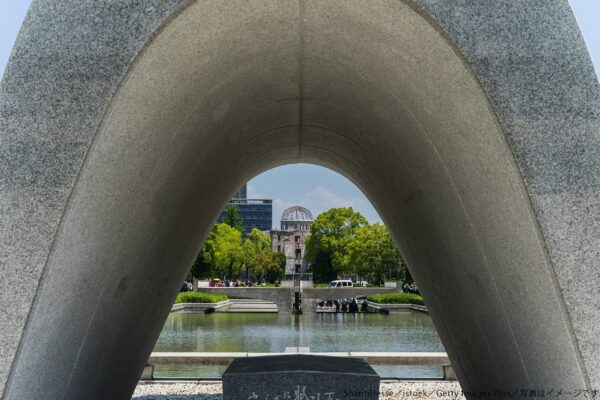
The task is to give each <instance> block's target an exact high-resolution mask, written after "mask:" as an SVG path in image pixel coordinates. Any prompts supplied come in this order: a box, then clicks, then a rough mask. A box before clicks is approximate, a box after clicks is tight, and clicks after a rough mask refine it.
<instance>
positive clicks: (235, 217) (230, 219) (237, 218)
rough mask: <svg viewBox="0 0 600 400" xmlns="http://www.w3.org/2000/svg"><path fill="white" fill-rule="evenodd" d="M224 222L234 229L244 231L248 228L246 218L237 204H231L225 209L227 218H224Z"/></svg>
mask: <svg viewBox="0 0 600 400" xmlns="http://www.w3.org/2000/svg"><path fill="white" fill-rule="evenodd" d="M223 223H224V224H227V225H229V226H230V227H232V228H234V229H237V230H238V231H240V232H241V233H244V231H245V230H246V228H245V226H244V219H243V218H242V216H241V215H240V212H239V210H238V208H237V206H236V205H235V204H230V205H228V206H227V208H226V209H225V218H224V219H223Z"/></svg>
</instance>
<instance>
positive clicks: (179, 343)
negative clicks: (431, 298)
mask: <svg viewBox="0 0 600 400" xmlns="http://www.w3.org/2000/svg"><path fill="white" fill-rule="evenodd" d="M292 346H301V347H310V350H311V351H315V352H326V351H415V352H426V351H444V347H443V346H442V344H441V342H440V339H439V337H438V335H437V332H436V330H435V328H434V326H433V322H432V321H431V318H430V317H429V316H428V315H427V314H422V313H408V312H407V313H398V314H390V315H382V314H374V313H373V314H315V313H307V314H304V315H300V316H295V315H291V314H258V313H213V314H199V313H198V314H196V313H173V314H171V315H169V317H168V319H167V321H166V323H165V326H164V328H163V331H162V332H161V334H160V338H159V339H158V342H157V343H156V346H155V348H154V351H202V352H206V351H209V352H210V351H213V352H228V351H241V352H258V353H263V352H264V353H266V352H283V351H285V348H286V347H292ZM373 367H374V368H375V370H376V371H377V372H378V373H379V374H380V375H382V376H384V377H402V378H439V377H441V376H442V371H441V368H439V367H435V366H423V367H420V366H373ZM224 370H225V367H219V366H183V365H159V366H157V368H156V370H155V375H156V376H157V377H218V376H220V374H222V373H223V371H224Z"/></svg>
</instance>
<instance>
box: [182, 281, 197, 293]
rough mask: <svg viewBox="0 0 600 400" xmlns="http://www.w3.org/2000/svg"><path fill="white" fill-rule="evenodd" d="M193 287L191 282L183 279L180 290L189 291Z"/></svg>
mask: <svg viewBox="0 0 600 400" xmlns="http://www.w3.org/2000/svg"><path fill="white" fill-rule="evenodd" d="M193 289H194V285H193V284H192V282H188V281H183V285H181V289H179V291H180V292H191V291H192V290H193Z"/></svg>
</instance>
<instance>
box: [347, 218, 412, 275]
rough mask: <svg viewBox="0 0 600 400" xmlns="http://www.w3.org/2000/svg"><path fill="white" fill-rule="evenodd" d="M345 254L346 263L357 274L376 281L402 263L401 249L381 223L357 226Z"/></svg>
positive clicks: (395, 270)
mask: <svg viewBox="0 0 600 400" xmlns="http://www.w3.org/2000/svg"><path fill="white" fill-rule="evenodd" d="M345 256H346V264H347V265H349V266H350V267H351V268H352V271H353V272H354V273H355V274H357V275H359V276H362V277H367V278H371V279H372V280H375V281H377V280H380V279H385V277H386V276H389V275H391V274H392V272H394V273H395V272H397V271H398V269H399V268H400V266H401V265H402V257H401V256H400V251H399V250H398V248H397V247H396V245H395V244H394V240H393V239H392V236H391V235H390V233H389V231H388V230H387V228H386V227H385V226H384V225H381V224H372V225H365V226H361V227H359V228H357V229H356V232H355V235H354V236H353V237H352V238H351V239H350V240H349V241H348V243H347V246H346V255H345Z"/></svg>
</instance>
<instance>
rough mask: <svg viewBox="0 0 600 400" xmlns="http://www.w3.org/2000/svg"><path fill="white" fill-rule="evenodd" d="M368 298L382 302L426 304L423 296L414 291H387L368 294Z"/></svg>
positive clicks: (375, 301) (374, 301)
mask: <svg viewBox="0 0 600 400" xmlns="http://www.w3.org/2000/svg"><path fill="white" fill-rule="evenodd" d="M367 300H369V301H372V302H373V303H380V304H418V305H420V306H424V305H425V302H423V298H422V297H421V296H419V295H418V294H414V293H386V294H373V295H371V296H367Z"/></svg>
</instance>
